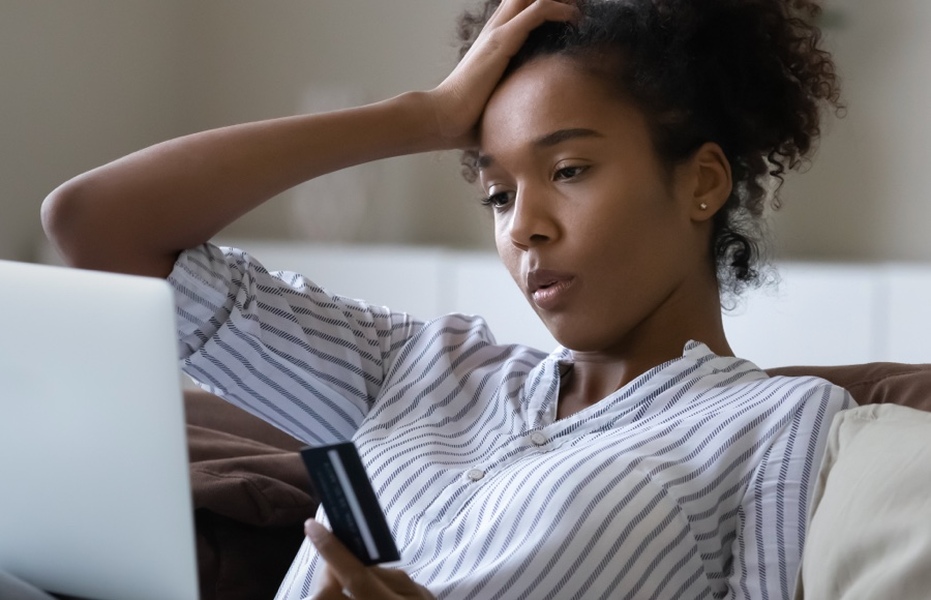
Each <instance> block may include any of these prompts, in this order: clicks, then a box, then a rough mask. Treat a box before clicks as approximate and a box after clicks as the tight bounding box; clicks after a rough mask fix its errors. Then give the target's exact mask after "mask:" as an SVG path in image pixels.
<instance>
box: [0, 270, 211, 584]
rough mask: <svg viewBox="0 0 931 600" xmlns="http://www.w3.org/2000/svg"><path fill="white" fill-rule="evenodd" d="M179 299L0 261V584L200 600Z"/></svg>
mask: <svg viewBox="0 0 931 600" xmlns="http://www.w3.org/2000/svg"><path fill="white" fill-rule="evenodd" d="M172 294H173V293H172V290H171V288H170V286H169V285H168V283H167V282H165V281H163V280H160V279H154V278H146V277H135V276H128V275H116V274H110V273H99V272H92V271H83V270H77V269H67V268H63V267H51V266H41V265H32V264H25V263H16V262H8V261H0V319H2V325H0V570H4V571H7V572H9V573H11V574H12V575H15V576H17V577H19V578H21V579H23V580H25V581H27V582H29V583H32V584H33V585H35V586H37V587H40V588H42V589H45V590H48V591H51V592H56V593H62V594H67V595H71V596H79V597H84V598H94V599H95V600H166V599H171V600H197V597H198V589H197V566H196V555H195V546H194V544H195V541H194V525H193V514H192V502H191V490H190V479H189V477H190V476H189V468H188V457H187V443H186V437H185V435H186V428H185V422H184V405H183V401H182V394H181V388H182V384H181V375H180V371H179V366H178V358H177V342H176V340H175V314H174V301H173V296H172Z"/></svg>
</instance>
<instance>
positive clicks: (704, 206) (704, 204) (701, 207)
mask: <svg viewBox="0 0 931 600" xmlns="http://www.w3.org/2000/svg"><path fill="white" fill-rule="evenodd" d="M698 208H700V209H702V210H708V204H707V203H706V202H702V203H701V204H699V205H698Z"/></svg>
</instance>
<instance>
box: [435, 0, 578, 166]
mask: <svg viewBox="0 0 931 600" xmlns="http://www.w3.org/2000/svg"><path fill="white" fill-rule="evenodd" d="M578 18H579V10H578V9H577V8H576V7H575V2H574V0H502V2H501V4H500V5H499V6H498V8H497V9H496V10H495V12H494V14H493V15H492V16H491V18H490V19H489V20H488V22H487V23H486V24H485V27H484V28H483V29H482V32H481V34H480V35H479V36H478V38H477V39H476V40H475V43H474V44H473V45H472V47H471V48H470V49H469V51H468V52H467V53H466V55H465V56H464V57H463V58H462V60H461V61H460V62H459V64H458V65H457V66H456V68H455V69H454V70H453V71H452V73H450V74H449V76H448V77H447V78H446V79H445V80H444V81H443V82H442V83H441V84H440V85H439V86H437V87H436V88H435V89H433V90H432V91H430V92H428V93H429V95H430V98H431V104H432V106H433V111H434V115H435V118H436V121H437V126H438V128H439V131H440V133H441V135H442V136H443V137H444V138H445V139H447V140H449V142H450V144H449V145H450V147H455V148H467V147H472V146H474V145H475V142H476V134H475V132H476V126H477V124H478V121H479V118H480V117H481V115H482V111H483V110H484V108H485V103H486V102H487V101H488V98H489V97H490V96H491V93H492V92H493V91H494V89H495V87H496V86H497V85H498V82H499V81H500V80H501V76H502V75H503V74H504V72H505V70H506V69H507V66H508V62H509V61H510V60H511V57H512V56H514V55H515V54H516V53H517V51H518V50H520V48H521V46H522V45H523V43H524V41H525V40H526V39H527V36H528V35H529V34H530V32H531V31H533V30H534V29H536V28H537V27H539V26H540V25H542V24H543V23H545V22H547V21H573V20H576V19H578Z"/></svg>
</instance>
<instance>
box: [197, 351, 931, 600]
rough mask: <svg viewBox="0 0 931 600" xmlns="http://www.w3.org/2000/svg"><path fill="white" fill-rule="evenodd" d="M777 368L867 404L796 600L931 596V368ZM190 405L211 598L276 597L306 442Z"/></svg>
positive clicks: (205, 587)
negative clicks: (813, 378) (819, 381)
mask: <svg viewBox="0 0 931 600" xmlns="http://www.w3.org/2000/svg"><path fill="white" fill-rule="evenodd" d="M768 372H769V373H770V374H772V375H777V374H778V375H816V376H819V377H823V378H824V379H827V380H828V381H831V382H833V383H835V384H837V385H840V386H842V387H844V388H846V389H847V390H849V391H850V393H851V394H852V396H853V397H854V399H855V400H856V401H857V403H858V404H859V405H860V406H859V407H858V408H855V409H852V410H849V411H845V412H844V413H842V414H841V415H839V417H838V418H837V419H836V420H835V422H834V423H833V424H832V427H831V431H830V434H829V440H828V448H827V451H826V454H825V460H824V463H823V464H822V468H821V472H820V473H819V474H818V481H817V487H816V490H815V493H814V499H813V506H812V514H811V526H810V528H809V535H808V539H807V541H806V546H805V551H804V558H803V565H802V569H801V573H800V576H799V584H798V589H797V590H796V592H795V594H796V599H797V600H801V599H803V598H805V599H809V600H815V599H828V598H830V599H844V600H854V599H867V598H888V599H908V600H911V599H917V598H931V460H929V459H931V364H928V365H910V364H899V363H868V364H861V365H848V366H837V367H784V368H778V369H769V370H768ZM185 403H186V409H187V420H188V438H189V450H190V461H191V482H192V489H193V494H194V507H195V523H196V531H197V554H198V562H199V575H200V582H201V594H202V599H203V600H240V599H241V600H246V599H249V600H254V599H257V598H272V597H274V594H275V591H276V590H277V586H278V583H279V582H280V581H281V579H282V578H283V577H284V574H285V572H286V571H287V569H288V566H289V565H290V562H291V559H292V558H293V556H294V554H295V553H296V552H297V549H298V546H299V545H300V544H301V542H302V540H303V526H302V524H303V522H304V520H306V519H307V518H308V517H310V516H312V515H313V514H314V512H315V510H316V507H317V499H316V498H314V497H313V495H312V494H311V492H310V489H311V488H310V482H309V480H308V478H307V475H306V473H305V472H304V468H303V464H302V462H301V460H300V457H299V455H298V454H297V450H298V449H299V448H300V447H301V446H302V444H301V443H300V442H298V441H297V440H294V439H293V438H291V437H290V436H288V435H286V434H284V433H282V432H280V431H278V430H277V429H275V428H273V427H271V426H269V425H267V424H265V423H264V422H262V421H260V420H258V419H257V418H255V417H253V416H251V415H249V414H247V413H245V412H243V411H241V410H240V409H238V408H235V407H233V406H232V405H229V404H227V403H225V402H224V401H222V400H220V399H219V398H216V397H215V396H212V395H210V394H207V393H205V392H201V391H187V392H186V393H185Z"/></svg>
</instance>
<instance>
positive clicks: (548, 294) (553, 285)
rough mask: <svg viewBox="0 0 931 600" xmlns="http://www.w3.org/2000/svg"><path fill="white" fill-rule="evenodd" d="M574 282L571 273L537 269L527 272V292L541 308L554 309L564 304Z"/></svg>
mask: <svg viewBox="0 0 931 600" xmlns="http://www.w3.org/2000/svg"><path fill="white" fill-rule="evenodd" d="M574 282H575V276H574V275H572V274H571V273H564V272H560V271H551V270H548V269H537V270H534V271H531V272H530V273H528V274H527V293H528V294H530V297H531V298H533V302H534V304H536V305H537V306H538V307H539V308H541V309H543V310H553V309H556V308H558V307H559V306H560V305H561V304H562V302H563V300H564V298H565V297H566V295H567V294H568V292H569V290H571V289H572V284H573V283H574Z"/></svg>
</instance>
